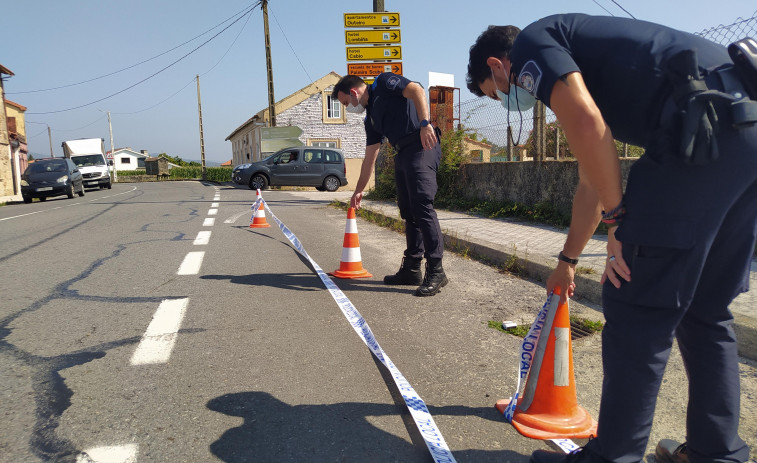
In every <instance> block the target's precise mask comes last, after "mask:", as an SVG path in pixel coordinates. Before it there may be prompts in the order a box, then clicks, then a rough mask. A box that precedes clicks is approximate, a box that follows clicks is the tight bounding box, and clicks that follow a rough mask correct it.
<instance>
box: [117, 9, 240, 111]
mask: <svg viewBox="0 0 757 463" xmlns="http://www.w3.org/2000/svg"><path fill="white" fill-rule="evenodd" d="M251 17H252V15H248V16H247V20H246V21H245V22H244V25H242V28H241V29H240V30H239V33H238V34H237V36H236V37H234V40H233V41H232V42H231V45H229V48H227V49H226V52H224V54H223V55H222V56H221V58H220V59H219V60H218V61H217V62H216V64H214V65H213V66H211V68H210V69H208V70H207V71H205V72H204V73H202V74H200V75H201V76H204V75H205V74H207V73H209V72H210V71H212V70H213V69H215V67H216V66H218V65H219V64H220V63H221V61H223V59H224V58H225V57H226V55H227V54H228V53H229V51H231V48H232V47H233V46H234V44H235V43H237V39H239V36H240V35H242V32H243V31H244V29H245V27H246V26H247V23H248V22H250V18H251ZM194 81H195V78H194V77H193V78H192V80H190V81H189V82H187V83H186V84H184V86H183V87H181V88H180V89H179V90H177V91H176V92H174V93H173V94H171V96H169V97H168V98H166V99H164V100H162V101H160V102H158V103H156V104H154V105H152V106H148V107H147V108H144V109H140V110H138V111H132V112H128V113H119V112H113V113H112V114H120V115H131V114H139V113H143V112H145V111H148V110H150V109H153V108H155V107H158V106H160V105H162V104H163V103H165V102H166V101H168V100H170V99H171V98H173V97H175V96H176V95H178V94H179V93H181V91H182V90H184V89H185V88H187V87H189V85H190V84H193V83H194Z"/></svg>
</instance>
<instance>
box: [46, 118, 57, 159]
mask: <svg viewBox="0 0 757 463" xmlns="http://www.w3.org/2000/svg"><path fill="white" fill-rule="evenodd" d="M47 138H48V139H49V140H50V157H51V158H54V157H55V155H54V154H53V136H52V135H51V134H50V126H49V125H48V126H47Z"/></svg>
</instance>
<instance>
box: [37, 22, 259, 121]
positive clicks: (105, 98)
mask: <svg viewBox="0 0 757 463" xmlns="http://www.w3.org/2000/svg"><path fill="white" fill-rule="evenodd" d="M251 12H252V8H250V9H249V10H248V11H247V13H245V15H244V16H240V17H239V18H237V19H235V20H234V22H232V23H231V24H229V25H228V26H226V27H224V28H223V29H221V31H220V32H218V33H217V34H216V35H214V36H213V37H211V38H209V39H208V40H206V41H205V42H203V43H201V44H200V45H198V46H197V47H196V48H195V49H193V50H192V51H190V52H189V53H187V54H185V55H184V56H182V57H181V58H179V59H177V60H176V61H174V62H173V63H171V64H169V65H168V66H166V67H164V68H163V69H161V70H160V71H158V72H155V73H154V74H152V75H150V76H148V77H145V78H144V79H142V80H140V81H139V82H137V83H135V84H132V85H130V86H128V87H126V88H125V89H123V90H119V91H117V92H115V93H112V94H110V95H108V96H106V97H103V98H100V99H98V100H95V101H91V102H89V103H85V104H83V105H79V106H74V107H71V108H66V109H59V110H57V111H45V112H28V113H27V114H55V113H62V112H66V111H73V110H74V109H80V108H84V107H87V106H91V105H93V104H95V103H99V102H101V101H104V100H107V99H109V98H112V97H114V96H116V95H119V94H121V93H123V92H125V91H127V90H130V89H132V88H134V87H136V86H137V85H139V84H141V83H143V82H145V81H147V80H149V79H152V78H153V77H155V76H157V75H158V74H160V73H161V72H163V71H165V70H166V69H168V68H170V67H172V66H173V65H174V64H176V63H178V62H179V61H181V60H183V59H184V58H186V57H187V56H189V55H191V54H192V53H194V52H196V51H197V50H199V49H200V48H202V47H204V46H205V45H206V44H208V43H209V42H210V41H211V40H213V39H215V38H216V37H218V36H219V35H221V34H222V33H223V32H225V31H226V30H227V29H228V28H230V27H231V26H233V25H234V24H236V23H237V21H239V20H240V19H242V18H244V17H245V16H246V15H248V14H250V13H251Z"/></svg>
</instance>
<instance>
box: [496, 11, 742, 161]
mask: <svg viewBox="0 0 757 463" xmlns="http://www.w3.org/2000/svg"><path fill="white" fill-rule="evenodd" d="M692 48H693V49H696V51H697V55H698V58H699V66H700V68H708V67H715V66H718V65H721V64H723V63H728V62H730V59H729V57H728V53H727V51H726V49H725V48H724V47H722V46H720V45H717V44H715V43H713V42H710V41H708V40H706V39H703V38H701V37H698V36H695V35H693V34H689V33H686V32H680V31H676V30H674V29H670V28H668V27H665V26H661V25H658V24H653V23H649V22H645V21H639V20H633V19H626V18H615V17H603V16H587V15H583V14H563V15H554V16H548V17H546V18H543V19H540V20H539V21H537V22H535V23H533V24H531V25H529V26H527V27H526V28H525V29H523V31H521V33H520V34H518V36H517V38H516V39H515V43H514V44H513V49H512V51H511V54H510V61H511V63H512V72H513V73H514V75H516V76H518V77H517V82H519V84H520V85H521V86H522V87H523V88H525V89H526V90H527V91H529V92H530V93H531V94H532V95H534V96H535V97H537V98H538V99H539V100H541V101H542V102H544V104H545V105H547V106H550V101H549V99H550V95H551V93H552V88H553V87H554V85H555V83H556V82H557V80H558V79H560V78H561V77H562V76H564V75H565V74H568V73H570V72H573V71H579V72H581V75H582V77H583V80H584V82H585V83H586V87H587V89H588V90H589V93H590V94H591V96H592V97H593V98H594V101H595V102H596V104H597V106H598V107H599V110H600V111H601V112H602V116H603V117H604V119H605V121H606V122H607V125H608V126H609V127H610V129H611V130H612V133H613V136H614V138H616V139H618V140H620V141H623V142H627V143H630V144H633V145H638V146H642V147H644V146H647V145H648V143H649V142H650V141H651V140H650V136H651V133H652V130H653V129H655V128H656V127H657V124H658V122H659V115H660V112H661V110H662V106H663V103H665V100H666V98H667V96H668V94H669V92H670V85H669V84H668V83H667V81H666V78H665V75H664V73H663V71H662V70H661V64H662V63H664V62H665V61H666V60H667V59H668V58H669V57H670V56H672V55H675V54H676V53H677V52H679V51H681V50H687V49H692Z"/></svg>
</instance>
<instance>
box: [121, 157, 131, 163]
mask: <svg viewBox="0 0 757 463" xmlns="http://www.w3.org/2000/svg"><path fill="white" fill-rule="evenodd" d="M121 164H131V158H121Z"/></svg>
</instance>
